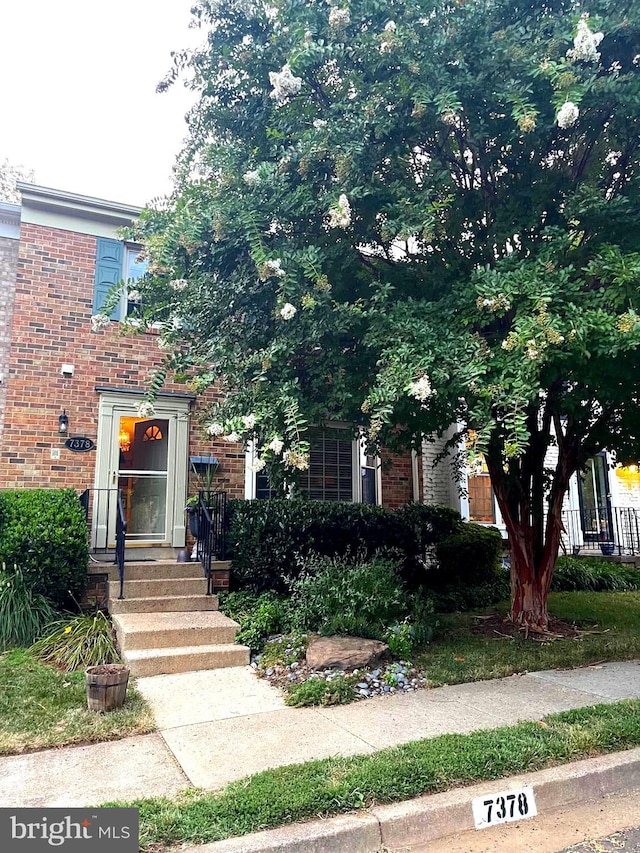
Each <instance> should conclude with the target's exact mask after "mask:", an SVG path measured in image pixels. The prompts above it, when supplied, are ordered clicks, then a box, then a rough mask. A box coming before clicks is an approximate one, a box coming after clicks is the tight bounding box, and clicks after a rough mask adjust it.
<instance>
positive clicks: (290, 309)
mask: <svg viewBox="0 0 640 853" xmlns="http://www.w3.org/2000/svg"><path fill="white" fill-rule="evenodd" d="M297 313H298V309H297V308H296V306H295V305H292V304H291V303H290V302H285V304H284V305H283V306H282V308H281V309H280V316H281V317H282V319H283V320H292V319H293V318H294V317H295V316H296V314H297Z"/></svg>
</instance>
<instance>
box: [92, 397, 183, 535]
mask: <svg viewBox="0 0 640 853" xmlns="http://www.w3.org/2000/svg"><path fill="white" fill-rule="evenodd" d="M99 393H100V402H99V405H98V443H97V455H96V472H95V488H96V489H115V488H117V483H118V471H117V461H115V460H117V458H118V454H117V453H116V449H115V448H114V442H117V434H118V433H117V429H116V427H117V426H118V425H119V419H120V417H121V416H123V415H124V416H130V417H139V415H138V412H137V410H136V407H135V406H136V403H138V402H140V401H141V400H142V399H143V395H142V394H141V393H140V394H137V393H126V392H123V391H107V390H101V391H100V392H99ZM190 406H191V398H190V397H180V396H177V395H176V396H172V395H159V396H158V398H157V400H156V401H155V403H154V409H155V414H156V415H157V417H158V418H163V419H167V420H169V422H170V425H169V434H170V444H169V449H168V453H169V458H168V460H167V526H166V533H165V540H164V542H158V541H157V540H154V541H149V542H148V543H139V544H149V545H152V544H155V545H158V544H167V545H172V546H173V547H174V548H183V547H184V544H185V535H186V529H185V514H184V506H185V500H186V496H187V475H188V459H189V410H190ZM111 511H112V512H113V511H114V510H113V509H112V510H111ZM100 515H101V517H98V502H97V501H94V517H93V520H92V521H93V523H92V544H93V546H94V547H97V548H104V547H108V546H110V545H112V544H113V543H111V542H107V530H108V527H110V525H109V524H108V518H107V517H106V512H104V511H103V512H102V513H101V514H100Z"/></svg>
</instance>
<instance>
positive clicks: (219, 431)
mask: <svg viewBox="0 0 640 853" xmlns="http://www.w3.org/2000/svg"><path fill="white" fill-rule="evenodd" d="M207 432H208V433H209V435H211V436H214V437H217V436H219V435H223V433H224V426H223V425H222V424H221V423H219V422H218V421H214V422H213V423H212V424H209V426H208V427H207Z"/></svg>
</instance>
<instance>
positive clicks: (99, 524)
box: [78, 489, 127, 598]
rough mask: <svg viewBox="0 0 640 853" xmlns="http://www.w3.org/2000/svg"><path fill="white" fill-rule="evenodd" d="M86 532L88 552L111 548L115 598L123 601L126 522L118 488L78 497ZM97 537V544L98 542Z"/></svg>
mask: <svg viewBox="0 0 640 853" xmlns="http://www.w3.org/2000/svg"><path fill="white" fill-rule="evenodd" d="M78 497H79V500H80V504H81V506H82V507H83V509H84V512H85V517H86V519H87V528H88V531H89V542H90V550H91V551H92V552H93V553H94V554H97V553H103V554H106V553H108V552H109V551H111V550H112V549H113V545H114V543H115V549H114V552H113V554H114V558H113V562H114V564H115V565H116V566H117V567H118V580H119V581H120V595H119V596H118V597H119V598H124V548H125V539H126V535H127V521H126V518H125V514H124V503H123V500H122V492H121V490H120V489H85V490H84V492H82V494H80V495H79V496H78ZM98 537H100V539H101V541H98Z"/></svg>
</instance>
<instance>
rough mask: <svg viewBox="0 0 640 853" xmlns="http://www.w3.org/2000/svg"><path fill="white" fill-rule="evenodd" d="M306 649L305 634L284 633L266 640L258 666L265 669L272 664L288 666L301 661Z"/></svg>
mask: <svg viewBox="0 0 640 853" xmlns="http://www.w3.org/2000/svg"><path fill="white" fill-rule="evenodd" d="M306 650H307V636H306V634H300V633H294V634H285V635H284V636H282V637H275V638H274V639H272V640H268V641H267V642H266V643H265V645H264V648H263V650H262V652H261V654H260V666H261V668H262V669H263V670H264V669H267V668H269V667H272V666H289V665H290V664H292V663H296V662H299V661H301V660H302V659H303V658H304V656H305V652H306Z"/></svg>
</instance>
